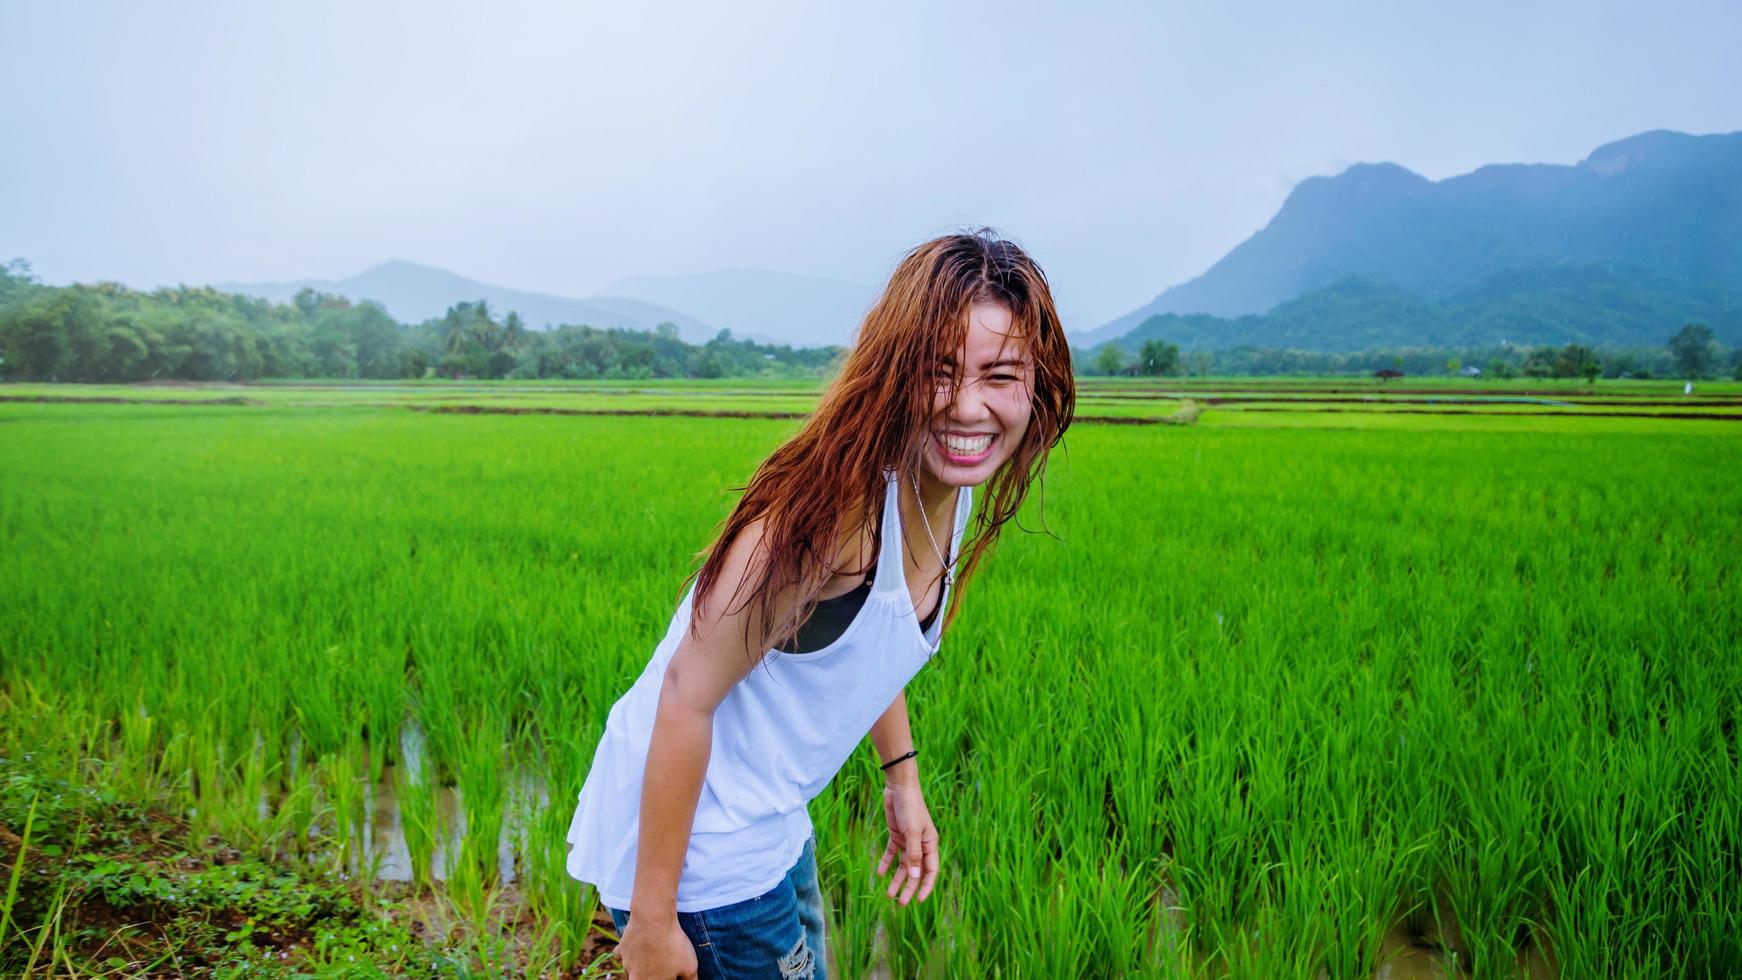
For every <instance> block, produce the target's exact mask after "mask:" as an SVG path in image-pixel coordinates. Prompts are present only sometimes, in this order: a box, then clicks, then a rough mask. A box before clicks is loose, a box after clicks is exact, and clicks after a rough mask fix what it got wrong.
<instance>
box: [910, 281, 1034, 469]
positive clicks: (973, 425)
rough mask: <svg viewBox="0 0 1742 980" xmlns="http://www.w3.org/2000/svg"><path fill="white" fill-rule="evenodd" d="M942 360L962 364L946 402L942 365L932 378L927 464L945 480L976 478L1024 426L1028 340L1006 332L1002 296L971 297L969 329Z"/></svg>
mask: <svg viewBox="0 0 1742 980" xmlns="http://www.w3.org/2000/svg"><path fill="white" fill-rule="evenodd" d="M946 360H947V361H949V362H952V363H954V364H956V365H960V367H961V381H960V384H961V388H960V389H959V390H957V391H955V392H953V394H954V395H955V405H954V406H951V404H950V396H951V394H952V392H951V389H950V384H951V379H950V376H949V374H948V373H947V371H946V372H945V373H943V374H940V375H939V377H938V378H937V379H936V382H935V384H934V385H933V394H932V420H931V437H930V438H929V439H927V440H926V448H925V455H924V465H925V469H926V471H927V472H928V473H930V475H931V476H932V478H933V479H935V480H937V481H938V482H940V483H943V484H946V485H948V486H953V487H969V486H979V485H980V484H982V483H985V482H986V481H987V480H989V479H991V478H992V474H994V473H996V472H997V471H998V467H1000V466H1002V465H1004V463H1005V461H1006V460H1008V459H1009V458H1010V456H1011V454H1012V453H1014V452H1015V451H1016V447H1017V446H1018V445H1019V444H1020V443H1021V442H1022V436H1023V434H1024V433H1026V432H1027V431H1028V420H1029V417H1030V416H1031V415H1032V414H1033V403H1032V396H1033V393H1034V365H1033V362H1032V360H1031V359H1030V357H1029V354H1028V349H1027V345H1026V344H1024V343H1023V342H1022V340H1021V338H1019V337H1015V336H1012V335H1011V316H1010V310H1009V309H1008V308H1006V307H1005V306H1004V305H1003V304H1002V303H975V304H974V305H973V306H972V307H970V308H969V309H968V335H967V337H965V338H964V339H963V341H962V346H961V349H960V350H957V351H956V353H955V355H954V357H952V358H947V359H946ZM949 366H950V364H948V363H946V365H945V367H946V368H947V367H949Z"/></svg>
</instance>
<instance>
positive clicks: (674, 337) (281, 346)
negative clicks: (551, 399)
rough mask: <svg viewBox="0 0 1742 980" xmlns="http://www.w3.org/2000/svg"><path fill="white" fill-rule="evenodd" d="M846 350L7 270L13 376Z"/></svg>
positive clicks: (760, 365) (250, 372)
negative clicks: (403, 314)
mask: <svg viewBox="0 0 1742 980" xmlns="http://www.w3.org/2000/svg"><path fill="white" fill-rule="evenodd" d="M840 351H841V348H839V347H821V348H796V349H795V348H793V347H790V346H787V345H784V344H782V345H769V344H758V343H755V342H753V341H749V340H742V339H737V338H734V337H733V336H732V334H731V332H730V331H728V330H722V331H720V332H719V334H717V335H716V336H715V337H714V338H713V339H712V340H709V341H708V342H707V343H704V344H690V343H686V342H684V341H683V340H682V339H680V338H679V336H678V329H677V327H675V326H673V325H672V324H669V323H662V324H660V325H659V326H658V327H657V328H655V329H654V330H628V329H622V328H616V327H611V328H600V327H593V326H587V325H564V326H560V327H557V328H555V329H552V330H533V329H529V328H528V327H527V326H526V324H525V323H524V322H523V321H522V320H521V318H520V316H519V314H517V313H514V312H512V311H510V312H509V313H508V314H507V315H506V316H503V315H501V314H499V313H498V312H497V311H495V310H492V309H490V308H489V305H488V304H487V303H484V302H482V301H479V302H475V303H456V304H455V305H453V306H451V307H449V308H448V310H447V312H446V313H445V314H443V315H442V316H440V317H434V318H432V319H429V320H425V321H423V322H422V323H415V324H404V323H400V322H398V321H397V320H395V319H394V318H393V317H392V316H391V315H389V314H388V313H387V311H386V310H385V309H383V308H382V307H381V306H380V305H379V304H376V303H373V302H368V301H365V302H361V303H354V302H352V301H351V300H350V299H347V298H346V297H343V296H334V295H329V294H326V293H320V292H317V291H315V290H312V289H304V290H303V291H301V292H299V293H297V295H296V297H295V298H294V299H293V300H292V301H291V302H289V303H273V302H269V301H267V300H263V299H256V298H254V297H250V296H240V295H235V294H232V293H223V292H219V291H217V290H215V289H211V288H209V287H189V286H178V287H175V288H165V289H157V290H152V291H150V292H143V291H139V290H133V289H129V288H127V287H126V286H122V285H119V284H117V283H96V284H93V285H72V286H46V285H43V284H41V283H39V282H37V280H36V279H35V277H34V276H33V275H32V274H31V271H30V266H29V264H28V263H26V262H24V261H23V260H14V261H13V262H10V263H7V264H6V265H4V266H0V378H4V379H5V380H9V381H85V382H125V381H145V380H151V379H157V380H181V381H251V380H254V379H258V378H310V379H313V378H326V379H342V378H378V379H389V378H427V377H444V378H574V379H590V378H607V379H610V378H680V377H682V378H723V377H771V376H772V377H807V376H821V375H824V374H826V373H828V371H829V370H830V368H831V366H832V364H833V363H834V361H835V358H836V357H837V356H838V355H839V354H840Z"/></svg>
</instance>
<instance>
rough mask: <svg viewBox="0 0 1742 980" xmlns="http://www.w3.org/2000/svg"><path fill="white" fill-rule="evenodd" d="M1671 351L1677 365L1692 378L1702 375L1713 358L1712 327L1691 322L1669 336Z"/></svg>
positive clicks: (1684, 373)
mask: <svg viewBox="0 0 1742 980" xmlns="http://www.w3.org/2000/svg"><path fill="white" fill-rule="evenodd" d="M1669 352H1670V353H1671V354H1672V355H1674V356H1675V362H1676V366H1677V367H1679V368H1680V369H1681V372H1682V374H1683V375H1685V376H1687V377H1690V378H1698V377H1702V376H1704V375H1705V373H1706V364H1707V362H1709V361H1710V360H1711V359H1712V328H1711V327H1708V326H1706V325H1705V324H1703V323H1690V324H1688V325H1687V326H1685V327H1683V328H1681V330H1680V331H1678V332H1677V333H1676V335H1675V336H1674V337H1671V338H1669Z"/></svg>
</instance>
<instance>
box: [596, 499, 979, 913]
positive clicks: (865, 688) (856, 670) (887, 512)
mask: <svg viewBox="0 0 1742 980" xmlns="http://www.w3.org/2000/svg"><path fill="white" fill-rule="evenodd" d="M885 476H886V477H887V486H886V487H885V491H884V499H883V529H882V535H883V537H882V544H881V545H880V550H879V553H878V556H877V572H876V578H875V581H874V582H873V584H872V587H871V594H870V595H868V596H866V598H865V604H864V605H863V606H862V607H860V609H859V613H858V615H857V617H855V618H854V620H853V621H852V623H851V624H849V625H848V626H847V629H846V631H845V632H843V633H842V634H841V636H840V637H839V638H837V639H836V640H835V641H834V642H833V643H830V644H829V645H828V646H826V647H823V648H822V649H820V650H815V651H812V652H809V653H787V652H785V651H781V650H769V651H768V652H767V653H766V654H765V655H764V657H763V661H762V663H760V664H759V665H758V666H757V667H756V669H754V670H752V671H751V672H750V673H749V675H748V676H746V677H745V678H744V679H743V680H741V681H739V682H738V683H737V685H735V686H734V687H733V688H732V690H731V691H729V692H728V693H727V694H726V697H725V699H724V700H723V701H721V702H720V705H719V707H718V708H717V709H716V710H715V711H714V733H713V734H714V739H713V751H712V753H711V754H710V756H709V758H708V769H707V774H706V776H705V777H704V779H703V782H702V794H701V798H700V799H699V800H698V801H697V804H696V816H695V823H694V825H693V826H692V828H691V831H690V843H689V850H688V852H687V853H686V855H685V857H684V864H683V873H682V877H681V878H680V879H679V881H678V887H677V910H678V911H679V912H700V911H705V910H707V909H712V908H718V907H720V906H722V905H730V904H732V903H734V902H741V901H744V900H745V899H749V898H755V897H756V896H758V895H761V894H763V893H764V892H766V891H768V890H769V889H770V888H773V887H774V886H775V885H776V884H779V882H780V879H781V878H783V877H784V876H785V875H786V873H787V871H788V870H789V869H790V868H791V867H792V865H793V863H794V862H795V861H797V860H798V856H799V852H800V850H802V849H803V847H804V842H805V840H806V839H807V838H809V837H810V834H811V823H810V814H809V813H808V812H807V811H806V810H805V805H806V804H808V803H809V802H810V801H811V799H812V798H813V797H815V796H816V795H817V794H818V793H820V792H822V791H823V787H825V786H827V785H828V784H829V780H831V779H833V778H834V776H835V773H836V772H838V771H839V770H840V768H841V765H842V764H843V763H844V762H846V761H847V757H848V756H849V755H850V754H852V752H853V749H854V747H855V746H857V745H858V744H859V741H860V739H862V738H864V737H865V734H866V732H868V731H870V729H871V725H872V724H873V723H874V722H876V720H877V719H878V718H879V717H880V716H882V714H883V712H884V711H886V710H888V708H889V704H890V702H892V701H894V700H895V696H896V695H897V694H899V693H901V690H902V688H904V687H906V686H907V682H908V681H909V680H911V679H912V678H913V675H914V674H916V673H918V672H919V669H920V668H921V667H922V666H924V665H925V663H926V661H927V660H928V659H930V657H931V656H932V654H934V653H935V652H936V649H937V646H938V640H939V631H940V630H942V629H943V620H944V612H943V611H944V610H945V609H946V608H948V607H947V605H945V604H946V603H948V602H949V599H950V593H949V584H948V583H947V582H946V583H945V586H944V589H943V593H942V595H940V596H939V597H938V603H939V605H938V613H937V615H936V616H935V617H934V618H933V622H932V625H931V628H930V629H929V630H924V631H922V630H921V629H920V626H919V617H918V615H917V614H916V613H915V611H914V608H913V601H912V599H911V597H910V596H909V594H908V591H907V577H906V575H905V574H904V573H903V568H902V558H903V555H902V540H901V525H900V520H901V518H900V508H899V506H898V501H899V499H900V498H899V497H898V494H899V493H900V490H901V484H900V482H899V481H898V480H897V479H896V476H895V472H894V471H893V470H891V471H886V473H885ZM972 498H973V492H972V489H971V488H969V487H963V488H962V491H961V493H960V494H959V495H958V497H957V499H956V514H955V528H954V530H953V532H952V534H951V537H950V546H949V547H950V550H949V554H950V555H951V557H952V558H953V557H954V556H956V555H959V554H960V553H961V544H962V532H963V531H964V530H965V529H966V527H967V519H968V514H969V512H970V511H971V510H972V507H973V503H972ZM694 596H695V587H694V586H693V585H692V586H691V587H690V591H689V592H688V593H686V594H685V595H684V598H683V601H682V602H681V603H679V605H678V607H677V612H676V614H674V615H673V616H672V619H671V625H670V626H669V627H668V628H667V629H666V632H665V638H664V639H662V640H661V641H660V642H659V646H658V647H656V648H655V649H654V651H653V657H652V659H651V660H649V661H648V663H647V667H646V668H645V669H644V670H642V672H641V676H640V677H638V678H636V680H635V683H634V685H633V686H631V687H630V688H629V691H628V693H626V694H624V695H623V696H622V697H621V698H619V699H618V700H617V703H616V704H614V705H612V706H611V712H610V714H609V715H607V716H606V718H605V733H604V735H603V736H602V737H601V738H600V739H599V747H598V749H597V750H596V751H595V752H594V753H593V766H592V769H590V770H589V771H588V773H587V780H586V783H585V784H584V785H583V786H582V787H581V795H580V802H579V805H577V806H576V807H575V816H574V819H573V821H572V822H571V823H570V824H569V833H568V840H569V844H570V845H571V849H570V851H569V857H568V872H569V874H570V875H571V876H573V877H575V878H578V879H580V880H581V881H587V882H592V883H593V884H594V885H595V886H597V888H598V890H599V898H600V900H601V901H603V902H604V903H605V904H606V905H607V906H610V907H612V908H617V909H628V908H629V905H630V899H631V896H632V895H633V894H634V890H635V852H636V840H637V837H638V832H639V829H640V815H641V813H640V811H641V776H642V771H643V769H644V768H645V767H646V764H647V744H648V741H649V739H650V738H651V737H652V734H653V717H654V712H655V710H656V708H657V707H658V705H659V688H660V685H661V683H662V681H663V680H664V678H665V668H666V665H667V664H669V663H670V662H671V657H672V654H673V653H674V652H676V650H677V645H678V642H679V641H680V640H681V639H682V638H683V635H684V631H685V630H687V629H688V628H689V624H690V603H691V600H692V599H693V598H694Z"/></svg>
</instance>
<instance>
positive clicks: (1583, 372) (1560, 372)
mask: <svg viewBox="0 0 1742 980" xmlns="http://www.w3.org/2000/svg"><path fill="white" fill-rule="evenodd" d="M1593 368H1595V369H1596V370H1598V371H1601V370H1602V365H1601V363H1600V362H1599V361H1598V360H1597V355H1596V354H1595V353H1594V352H1593V351H1592V350H1591V348H1589V347H1587V346H1585V345H1584V344H1568V345H1566V346H1565V347H1562V348H1561V349H1560V350H1559V351H1556V352H1555V356H1554V369H1553V373H1554V376H1555V377H1557V378H1579V377H1589V376H1590V371H1591V370H1592V369H1593Z"/></svg>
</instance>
